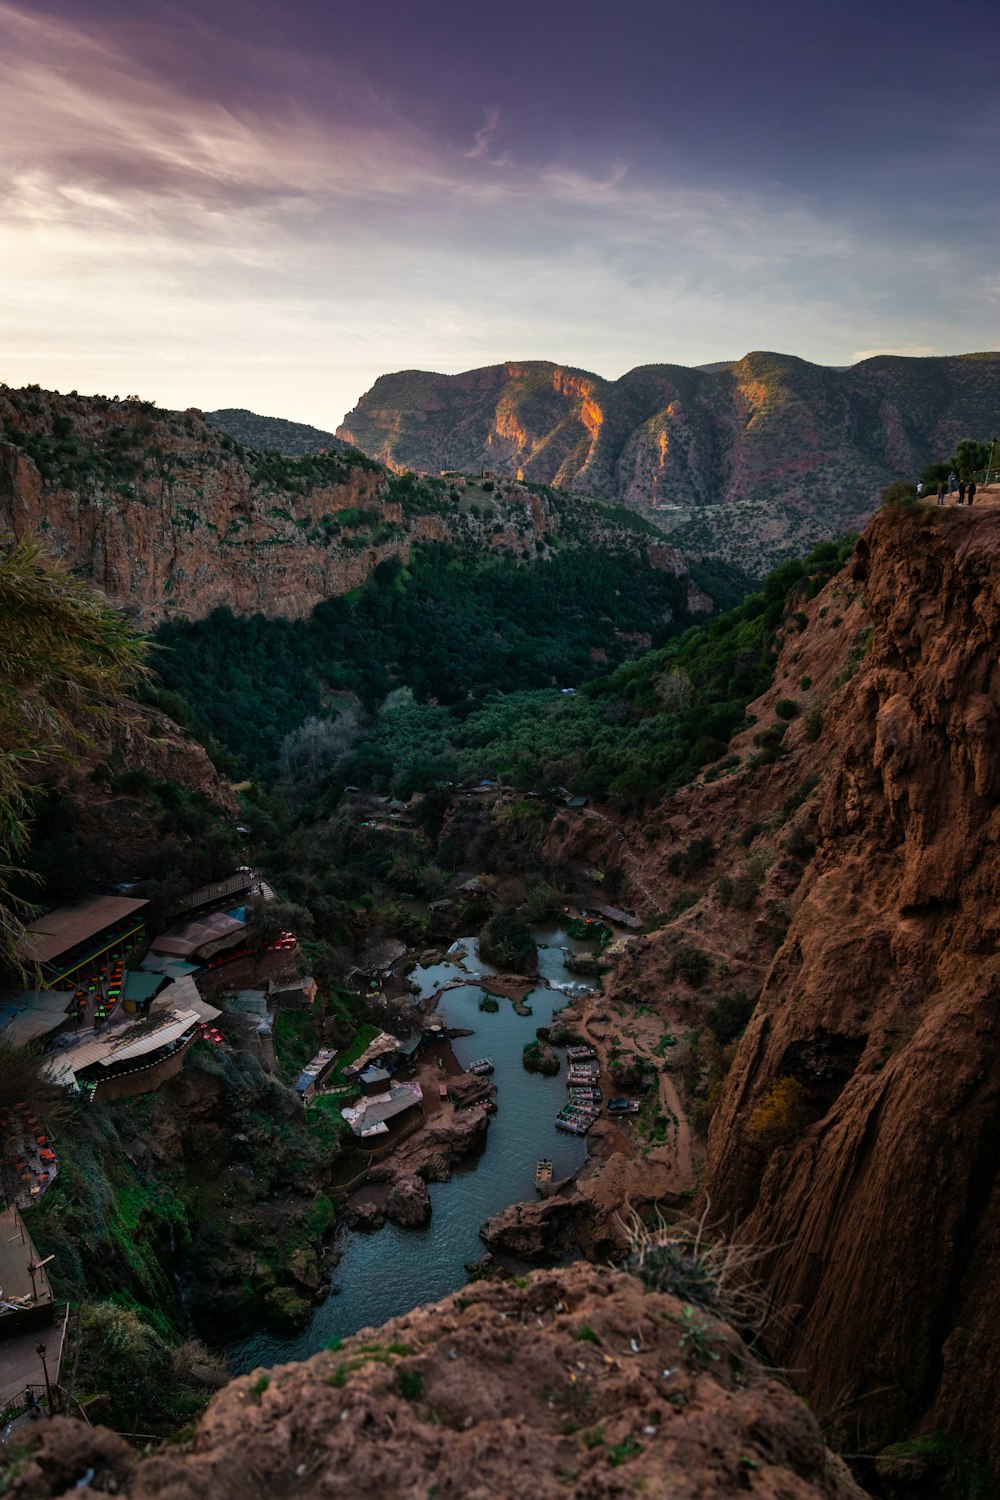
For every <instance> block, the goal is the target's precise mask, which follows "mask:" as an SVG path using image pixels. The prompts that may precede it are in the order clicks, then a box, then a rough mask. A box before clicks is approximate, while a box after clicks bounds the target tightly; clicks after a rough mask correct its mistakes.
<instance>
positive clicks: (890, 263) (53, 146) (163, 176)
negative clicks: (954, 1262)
mask: <svg viewBox="0 0 1000 1500" xmlns="http://www.w3.org/2000/svg"><path fill="white" fill-rule="evenodd" d="M158 13H159V15H160V16H161V17H162V16H164V15H166V16H169V15H170V14H171V13H170V12H168V11H166V10H164V11H160V12H158ZM191 24H198V25H200V26H201V30H200V32H199V33H198V36H197V39H196V40H197V46H195V47H192V45H191V43H192V38H191V35H190V32H189V31H185V32H184V33H183V34H178V35H174V34H173V33H171V32H170V31H169V29H164V28H165V27H166V22H165V21H163V20H162V19H161V20H160V21H159V22H158V23H157V28H154V29H152V30H151V28H150V26H149V25H141V24H139V23H138V22H136V23H134V24H132V25H131V26H129V27H127V28H121V27H120V28H119V29H118V30H113V29H102V28H98V27H97V26H87V25H83V24H76V25H69V24H68V23H66V22H65V21H62V20H58V19H53V18H51V17H45V16H42V15H40V14H38V13H36V12H35V11H33V10H31V9H29V8H27V6H26V5H24V4H13V3H11V0H0V139H2V140H3V141H4V142H5V150H4V151H3V153H0V206H2V214H0V261H2V264H3V266H4V276H3V278H2V279H0V321H2V323H3V326H4V327H5V329H6V330H7V334H8V337H7V339H6V355H5V361H6V363H5V367H4V369H3V370H2V371H0V375H2V377H3V378H5V379H7V380H18V379H23V380H42V381H44V382H46V383H51V384H56V385H59V384H62V385H63V386H69V385H73V386H76V387H77V388H79V389H87V388H88V387H93V386H94V385H99V386H100V387H101V388H103V389H108V388H110V387H112V386H113V387H114V388H121V389H137V388H138V389H140V390H142V391H143V392H144V393H148V394H150V395H154V396H156V397H157V398H158V399H160V400H161V401H163V402H171V403H175V404H179V405H188V404H190V403H191V402H198V403H200V404H202V405H206V406H210V405H240V404H243V405H256V406H257V407H258V408H259V407H262V406H266V407H269V408H271V409H278V410H280V411H282V412H284V413H286V414H288V415H296V414H298V415H301V416H302V417H304V418H308V419H311V420H315V421H317V422H319V423H320V424H321V425H328V424H330V423H334V422H336V421H338V420H339V419H340V417H341V415H342V413H343V412H344V410H346V409H347V408H348V407H349V406H351V405H352V404H353V402H354V400H355V399H356V397H357V396H358V395H359V394H360V392H361V390H363V389H364V388H366V387H367V386H368V385H370V384H371V382H372V381H373V380H374V378H375V377H376V376H377V375H378V374H380V373H382V372H383V371H385V370H387V369H393V368H402V367H411V366H413V365H424V366H430V367H433V368H438V369H452V370H454V369H461V368H464V367H466V366H468V365H475V364H480V363H487V362H491V361H494V360H499V359H502V358H506V357H518V358H527V357H549V358H555V359H565V360H567V361H569V362H571V363H574V364H577V365H582V366H585V367H590V368H597V369H599V370H600V371H601V372H602V373H605V374H617V373H620V372H621V371H622V370H624V369H625V368H628V367H629V366H631V365H636V364H641V363H647V362H650V361H655V360H663V359H676V360H680V361H682V362H683V361H687V362H691V363H697V362H700V361H704V360H709V359H713V358H724V357H733V356H737V355H739V354H742V353H743V352H745V351H746V349H748V348H753V347H756V348H761V347H766V348H775V347H786V348H789V349H790V350H792V351H793V352H798V353H802V354H805V355H806V356H807V357H813V358H820V359H827V360H829V361H830V362H831V363H846V362H847V360H848V359H850V358H853V359H858V358H863V357H865V356H864V354H859V353H854V354H851V353H850V352H849V351H850V350H851V349H852V348H853V347H854V346H855V345H856V344H859V343H864V344H865V345H870V346H871V347H872V348H875V347H876V346H877V345H878V341H879V340H885V343H884V344H883V345H881V346H880V347H881V348H883V349H891V350H894V351H897V352H907V353H924V352H930V349H931V347H932V345H931V343H927V344H926V345H925V344H924V343H923V342H921V343H919V344H917V343H907V342H906V340H907V338H908V337H910V336H912V335H913V334H914V333H916V334H917V335H918V336H919V337H921V339H923V338H930V339H932V340H933V344H934V346H936V347H941V346H942V344H945V345H947V346H948V347H951V348H954V347H956V346H958V345H960V344H961V343H962V341H963V340H962V334H961V331H960V330H961V328H962V327H963V323H962V319H963V317H965V316H966V304H965V302H964V301H963V300H962V294H961V289H962V288H963V287H968V286H976V287H978V288H979V291H978V296H979V298H980V299H981V298H982V296H983V286H984V281H983V279H982V277H979V278H978V279H977V278H974V277H972V278H970V276H969V275H968V274H963V272H962V271H961V270H960V269H956V266H955V264H954V260H953V258H954V257H955V256H956V255H957V254H959V252H960V249H961V247H960V246H958V245H955V244H949V243H947V242H945V243H942V242H935V241H934V240H933V239H932V238H931V237H930V236H927V237H924V238H922V239H920V240H918V241H916V242H910V243H908V244H907V245H906V247H905V255H901V254H900V246H899V244H898V243H897V242H896V240H895V239H894V237H893V235H892V233H891V232H889V231H886V230H885V229H884V228H880V227H879V225H878V224H877V223H875V222H873V220H872V218H871V217H870V216H868V217H866V219H865V221H864V222H863V223H859V224H854V223H852V222H851V221H850V219H849V217H848V216H846V215H845V214H843V213H842V212H839V213H838V214H836V215H834V214H832V213H825V212H824V211H823V210H822V209H821V207H820V206H818V205H817V203H816V202H814V201H811V200H809V199H806V198H803V197H801V196H796V195H793V194H791V193H789V192H787V191H784V190H782V189H781V188H780V187H778V186H775V185H761V184H757V185H754V184H750V183H747V182H741V183H732V182H719V181H716V182H714V183H713V184H712V185H710V186H709V185H704V184H702V183H698V182H692V181H689V180H685V179H684V178H683V177H682V176H680V175H679V173H678V172H677V171H676V169H672V170H668V169H667V168H663V169H662V170H659V171H652V170H650V168H649V167H648V166H646V167H644V168H640V167H638V166H637V165H635V164H625V163H624V162H620V163H618V164H610V165H609V164H607V163H602V164H599V165H596V166H594V165H591V164H590V163H589V162H587V160H586V158H585V153H584V152H582V151H581V152H579V153H577V154H576V155H572V154H567V153H566V152H565V151H563V152H562V153H557V152H555V151H554V150H553V152H552V153H551V154H550V156H549V157H548V159H546V158H545V157H544V156H539V155H536V157H535V158H534V159H533V160H531V161H530V162H527V161H524V160H519V159H518V156H517V153H516V152H515V151H514V150H513V148H511V147H507V148H506V149H498V146H500V144H501V142H504V127H503V118H502V115H501V111H500V108H499V107H490V108H489V109H487V110H486V112H485V114H484V117H483V123H482V124H481V125H480V127H479V128H478V129H477V130H476V131H475V133H474V135H473V138H472V144H471V145H469V144H468V139H469V137H468V134H467V132H466V133H465V135H464V138H463V137H462V136H460V135H458V134H456V135H454V136H452V135H450V134H449V133H448V131H447V130H446V129H445V128H444V127H443V126H441V125H440V122H439V123H438V124H437V125H436V126H434V125H432V124H429V123H428V122H427V118H425V119H423V120H422V121H421V122H419V123H418V122H416V121H415V120H414V119H413V118H411V117H409V116H408V115H407V113H406V112H405V110H403V108H402V106H401V105H400V104H399V102H398V101H397V100H396V99H395V98H394V97H393V94H392V91H391V90H390V89H387V88H384V87H381V86H380V85H379V84H378V83H377V81H375V82H373V81H372V80H371V79H369V78H365V77H362V76H359V75H357V73H356V72H352V71H351V70H350V69H349V68H348V67H347V65H346V64H338V63H336V62H333V61H331V60H330V59H329V58H328V57H326V56H322V55H316V56H311V55H309V54H307V53H305V52H303V51H301V50H296V48H295V47H293V46H292V45H290V44H289V45H288V46H286V47H284V48H283V49H281V50H276V49H274V48H270V49H262V48H260V47H258V46H256V45H255V44H253V43H251V42H249V41H246V40H244V39H242V38H238V39H236V40H234V39H233V37H232V36H229V35H226V36H223V35H221V34H220V33H217V32H215V31H213V30H212V28H211V26H210V25H209V24H208V23H207V22H199V23H191ZM234 58H235V62H234ZM164 59H166V62H164ZM192 59H195V61H192ZM236 63H238V69H237V71H236V72H235V73H233V72H230V73H227V72H226V67H227V66H230V67H236ZM428 118H429V117H428ZM498 167H502V169H503V170H497V169H498ZM984 254H985V251H984ZM984 274H985V273H984ZM942 288H946V289H951V290H950V296H951V298H952V301H951V303H950V305H948V306H945V307H943V310H942V312H941V313H940V314H939V315H935V316H931V315H928V316H927V317H926V318H925V320H924V323H923V325H922V326H921V327H920V328H918V329H916V330H914V329H913V327H912V314H911V312H910V308H912V306H913V305H919V304H920V303H921V301H922V302H923V304H924V305H925V306H926V307H928V308H933V307H934V305H935V298H937V299H940V297H941V295H942V290H941V289H942ZM948 328H950V329H951V336H949V335H948V333H947V332H946V330H947V329H948ZM978 342H979V343H981V342H982V340H981V339H979V340H978Z"/></svg>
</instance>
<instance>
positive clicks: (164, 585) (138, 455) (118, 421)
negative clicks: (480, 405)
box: [0, 387, 710, 629]
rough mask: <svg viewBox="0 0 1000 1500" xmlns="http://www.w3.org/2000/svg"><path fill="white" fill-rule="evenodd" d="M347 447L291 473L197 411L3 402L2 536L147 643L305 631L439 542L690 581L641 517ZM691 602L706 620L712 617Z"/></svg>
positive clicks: (4, 398)
mask: <svg viewBox="0 0 1000 1500" xmlns="http://www.w3.org/2000/svg"><path fill="white" fill-rule="evenodd" d="M342 449H343V445H342V444H338V450H337V451H336V452H332V453H312V454H305V455H302V456H300V457H292V458H290V457H288V456H285V455H282V454H280V453H278V452H277V451H276V450H265V451H257V450H254V449H251V448H247V447H244V446H243V445H242V444H241V443H240V442H239V441H238V440H236V439H233V438H231V437H229V436H227V435H225V434H222V433H220V432H218V431H216V430H214V429H213V428H211V427H209V426H207V425H206V423H205V421H204V419H203V417H202V415H201V413H200V412H197V411H194V410H191V411H186V412H170V411H162V412H161V411H158V410H157V409H156V407H155V406H154V405H153V404H151V403H149V402H142V401H132V400H128V401H117V400H113V399H109V398H107V397H102V396H90V397H84V396H77V395H69V396H63V395H60V394H59V393H57V392H52V391H41V390H37V389H35V388H29V389H26V390H23V391H9V390H7V389H6V387H0V533H3V532H8V533H13V535H15V536H17V537H21V536H24V535H28V534H35V535H37V536H38V537H39V538H40V539H41V540H42V541H43V543H44V546H45V550H46V552H47V553H48V554H49V555H50V556H52V557H55V558H59V559H62V560H63V561H65V562H67V563H69V564H70V565H71V566H73V567H74V568H79V569H81V570H82V571H83V572H84V574H85V576H86V577H87V578H88V579H89V580H90V581H92V582H93V583H94V584H95V585H96V586H97V587H98V588H99V589H101V590H102V591H103V592H104V593H105V594H106V595H107V596H108V598H109V599H110V600H111V601H112V602H113V603H114V604H116V605H118V606H119V607H120V608H122V609H124V610H125V611H126V612H127V613H128V614H129V616H130V618H131V619H132V620H133V622H134V623H135V624H136V625H138V626H139V627H140V628H142V629H151V628H154V627H155V626H156V625H158V624H160V623H161V622H162V621H164V620H166V619H171V618H177V617H186V618H189V619H198V618H201V617H202V616H204V615H207V614H209V613H210V612H211V611H212V610H213V609H216V608H218V607H220V606H227V607H229V608H230V609H232V610H233V611H234V613H236V614H256V613H261V614H265V615H268V616H270V617H272V618H282V619H290V620H291V619H299V618H302V617H303V616H306V615H308V614H309V613H310V612H311V611H312V609H313V608H314V607H315V605H316V604H318V603H320V602H321V601H322V600H324V599H330V598H333V597H335V596H337V595H340V594H344V593H347V592H349V591H350V590H352V589H355V588H358V587H359V586H360V585H361V584H363V583H364V582H365V581H366V580H367V579H368V578H370V577H371V575H372V573H373V572H374V570H375V568H377V567H378V566H379V564H380V563H382V562H385V561H386V560H388V559H390V558H399V559H402V560H403V561H405V560H407V559H408V558H409V556H410V550H411V548H412V547H413V546H414V544H416V543H419V542H427V541H452V542H455V543H456V544H459V545H462V546H471V547H473V548H475V549H477V550H481V551H484V552H493V553H497V554H501V553H503V554H507V555H509V556H511V557H513V558H516V559H519V560H520V559H526V558H529V557H530V558H535V557H538V556H545V555H548V553H549V552H551V550H552V548H553V547H554V546H555V545H556V540H555V539H556V538H558V539H559V542H561V543H566V542H568V543H570V544H575V545H583V546H588V547H592V548H600V547H602V546H604V545H605V544H606V543H608V542H611V543H613V544H614V545H624V546H626V547H633V548H635V549H636V550H637V551H638V550H640V549H641V550H643V551H644V552H645V554H646V555H647V557H648V559H649V561H650V562H651V564H652V566H654V567H657V568H663V569H666V570H668V571H670V572H672V573H674V574H675V575H676V576H680V575H681V574H683V573H685V571H686V569H685V564H684V561H683V559H682V557H681V556H680V554H679V553H678V552H676V551H675V550H674V549H673V548H672V547H669V546H666V545H665V544H663V542H662V539H661V538H659V537H658V535H657V534H655V533H653V534H651V535H645V534H643V532H642V531H641V530H640V529H638V526H637V523H635V522H634V521H633V519H632V518H631V517H630V516H628V515H627V513H624V512H623V513H621V515H619V516H618V517H617V518H616V517H615V515H614V514H612V513H611V510H610V508H609V507H606V506H603V507H602V506H600V505H597V504H596V503H590V504H586V503H575V502H573V503H571V502H569V501H568V500H566V499H565V497H554V496H552V495H550V494H545V493H541V494H539V493H536V492H532V491H529V490H528V489H527V488H525V487H524V486H521V485H518V484H517V483H516V482H515V483H509V482H508V483H505V484H503V485H502V486H494V485H493V484H492V483H490V484H489V488H488V490H487V489H483V488H481V487H479V486H477V485H476V484H475V483H466V482H464V481H461V480H459V481H458V482H457V485H456V483H452V482H449V484H447V485H446V484H445V483H444V482H442V481H440V480H432V481H429V482H428V483H409V482H406V481H399V482H397V481H396V480H395V479H394V478H393V477H392V476H391V475H390V474H389V473H388V472H387V470H386V469H384V468H383V467H381V465H379V464H377V463H375V462H373V461H372V460H370V459H368V458H366V457H364V455H362V454H360V453H357V452H353V453H352V452H346V451H341V450H342ZM649 530H650V529H649V528H647V531H649ZM691 590H692V608H694V609H696V610H697V609H700V608H705V607H710V601H708V600H706V599H705V597H704V596H703V595H702V596H700V597H699V596H698V595H697V591H696V590H694V585H693V584H692V585H691Z"/></svg>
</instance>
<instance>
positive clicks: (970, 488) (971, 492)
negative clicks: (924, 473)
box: [917, 469, 976, 505]
mask: <svg viewBox="0 0 1000 1500" xmlns="http://www.w3.org/2000/svg"><path fill="white" fill-rule="evenodd" d="M956 489H957V490H958V503H959V505H971V504H972V502H973V501H974V500H975V498H976V481H975V480H974V479H970V480H969V482H968V484H966V482H965V480H964V479H959V477H958V475H957V474H956V473H955V471H954V469H953V470H952V471H951V473H950V474H949V475H948V478H947V480H944V479H942V480H941V481H940V483H939V484H938V487H937V503H938V505H943V504H944V501H945V495H947V496H948V497H949V499H950V498H951V496H952V495H954V493H955V491H956ZM923 493H924V482H923V480H922V479H921V481H920V483H919V484H918V485H917V498H918V499H922V498H923Z"/></svg>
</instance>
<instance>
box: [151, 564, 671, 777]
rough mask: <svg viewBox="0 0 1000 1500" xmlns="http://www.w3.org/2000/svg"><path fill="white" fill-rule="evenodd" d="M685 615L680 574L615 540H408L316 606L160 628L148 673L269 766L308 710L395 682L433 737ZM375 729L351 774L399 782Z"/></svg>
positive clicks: (591, 670) (370, 698)
mask: <svg viewBox="0 0 1000 1500" xmlns="http://www.w3.org/2000/svg"><path fill="white" fill-rule="evenodd" d="M689 619H690V616H689V614H688V611H687V604H686V595H685V592H684V586H683V584H682V583H681V581H679V580H678V579H675V578H673V577H672V576H671V575H669V574H668V573H665V572H663V571H661V570H658V569H655V568H653V567H651V566H650V565H648V564H646V563H644V562H643V561H642V560H641V559H640V558H639V557H637V556H636V554H635V552H634V551H630V550H627V549H625V548H624V547H622V546H619V547H618V548H617V549H615V548H614V547H613V546H611V547H608V548H607V549H603V550H602V551H601V552H600V553H596V552H593V553H592V552H585V551H583V550H581V549H574V550H573V551H572V552H565V553H563V552H560V553H558V554H557V555H555V556H554V557H552V558H550V559H549V560H547V561H539V562H532V563H531V564H530V565H529V566H524V565H523V564H519V563H515V562H513V561H511V560H510V559H507V558H490V557H483V556H482V555H481V554H478V555H477V554H476V553H474V552H473V551H471V550H469V551H464V552H463V551H461V550H459V549H458V548H457V547H454V546H446V545H444V544H436V545H431V546H427V547H423V548H419V549H416V550H415V553H414V557H413V559H412V561H411V563H410V565H409V567H407V568H404V567H402V565H401V564H399V563H398V562H397V561H395V560H392V561H387V562H384V563H382V564H380V565H379V567H378V568H376V570H375V574H374V576H373V577H372V578H371V579H370V580H369V582H368V584H366V585H365V587H364V588H362V589H360V590H359V591H357V593H356V594H354V595H349V596H342V597H340V598H336V599H331V600H328V601H327V602H326V603H324V604H321V605H319V606H317V608H316V609H315V610H314V612H313V614H312V616H311V617H310V618H309V619H308V620H298V621H283V620H267V619H264V617H263V616H260V615H258V616H254V617H253V618H250V619H247V618H237V617H235V616H234V615H232V614H231V613H230V612H229V611H228V610H226V609H220V610H216V611H215V612H214V613H213V614H211V615H210V616H209V617H208V618H207V619H205V620H201V621H198V622H195V623H176V624H170V625H167V626H164V627H162V628H161V630H160V631H159V632H158V635H157V641H158V643H159V644H160V645H161V646H163V647H165V648H166V650H164V651H163V652H161V653H160V654H158V657H157V667H158V669H159V672H160V676H161V678H162V679H163V682H164V683H165V684H166V686H167V687H168V688H169V689H171V690H172V691H174V692H175V693H176V694H178V695H180V696H181V697H182V698H183V699H184V700H185V702H186V703H187V704H188V705H190V708H189V714H190V716H191V718H192V720H193V722H196V723H197V724H198V725H199V726H201V727H203V729H204V731H207V732H208V733H210V734H211V735H214V736H215V737H216V738H217V739H218V740H219V741H220V742H221V743H222V744H223V745H225V746H226V747H228V749H229V750H230V752H231V753H232V754H234V755H236V756H237V757H239V758H240V759H241V760H242V763H243V764H245V765H247V766H248V767H249V768H250V769H251V770H253V771H254V772H256V773H265V774H270V773H273V771H274V770H275V769H276V767H277V764H278V760H279V754H280V749H281V744H282V741H283V739H284V738H285V736H286V735H288V734H289V733H290V732H291V731H293V730H295V729H297V728H298V727H299V726H300V725H301V724H303V723H304V722H305V721H306V720H307V719H309V718H311V717H315V716H317V715H322V716H324V717H333V716H335V715H336V713H337V710H338V706H340V707H342V706H343V703H344V695H348V694H349V695H351V696H352V698H353V699H356V700H359V701H360V703H361V704H362V705H363V706H364V707H365V708H366V709H368V710H369V711H372V710H374V709H376V708H377V707H378V706H379V705H381V704H382V703H383V702H384V700H385V699H386V697H387V695H388V694H389V693H390V692H392V690H393V689H394V688H397V687H399V686H401V685H405V687H407V688H409V689H410V690H411V692H412V694H413V699H414V700H415V701H416V702H425V701H426V702H431V701H433V702H434V703H435V704H438V705H442V706H443V707H442V708H441V709H440V710H439V711H438V712H437V713H435V712H434V711H433V710H428V717H427V719H426V724H427V728H428V729H429V730H430V731H431V734H432V736H433V733H434V728H435V725H436V724H437V723H440V724H441V727H442V731H444V733H443V736H442V743H444V742H446V741H447V738H448V734H447V731H450V730H451V728H452V721H453V720H454V721H456V722H457V724H458V725H461V723H462V722H463V720H465V719H466V717H467V716H468V714H469V713H470V711H474V710H475V708H476V707H477V706H478V705H479V704H480V703H482V702H483V701H484V695H486V694H496V693H504V694H509V693H520V692H523V691H524V690H525V689H539V688H548V687H551V686H552V685H553V684H558V685H559V686H577V685H579V684H580V683H582V682H586V681H587V680H589V679H590V678H592V677H593V676H594V675H595V672H596V671H597V667H596V666H595V662H594V659H593V657H592V655H591V653H592V652H598V651H600V652H603V653H604V654H605V655H606V657H607V659H608V660H609V661H611V662H612V663H614V662H616V661H621V660H623V659H624V658H625V657H627V656H628V655H629V654H630V652H631V651H632V649H633V647H632V646H631V645H630V643H629V641H628V639H626V637H627V635H628V634H630V633H636V632H643V631H648V630H649V629H650V622H651V621H654V622H655V621H660V622H661V623H660V625H659V627H658V630H657V634H658V635H659V637H660V639H661V640H662V639H664V638H665V637H666V636H668V635H670V634H676V633H677V631H678V630H680V629H683V627H684V626H685V625H686V624H687V623H688V621H689ZM251 721H252V723H253V730H254V732H253V734H252V735H248V733H247V726H248V723H249V722H251ZM380 727H381V729H382V731H383V732H381V733H379V732H378V731H377V732H376V734H375V736H374V737H373V738H372V741H371V742H370V743H369V745H368V746H367V747H365V749H364V750H362V751H361V752H360V753H359V754H358V755H357V756H356V757H355V763H354V764H352V765H351V766H350V768H349V776H348V779H350V780H354V781H358V782H365V783H367V782H371V781H382V782H385V781H388V780H389V779H391V778H392V777H393V775H394V774H395V775H397V776H398V769H397V767H396V766H395V765H394V763H393V759H392V753H393V749H394V745H393V743H392V739H393V737H392V734H391V732H390V733H389V734H386V733H385V732H384V731H385V730H390V731H391V729H392V727H393V726H392V725H390V724H386V725H381V721H380ZM407 727H409V724H407ZM424 737H425V738H426V734H425V736H424ZM424 753H425V754H428V753H429V754H431V755H433V754H434V753H436V750H435V747H432V746H428V747H427V749H426V750H425V752H424ZM407 759H408V761H409V762H410V763H412V761H413V759H414V757H412V756H411V757H408V758H407Z"/></svg>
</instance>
